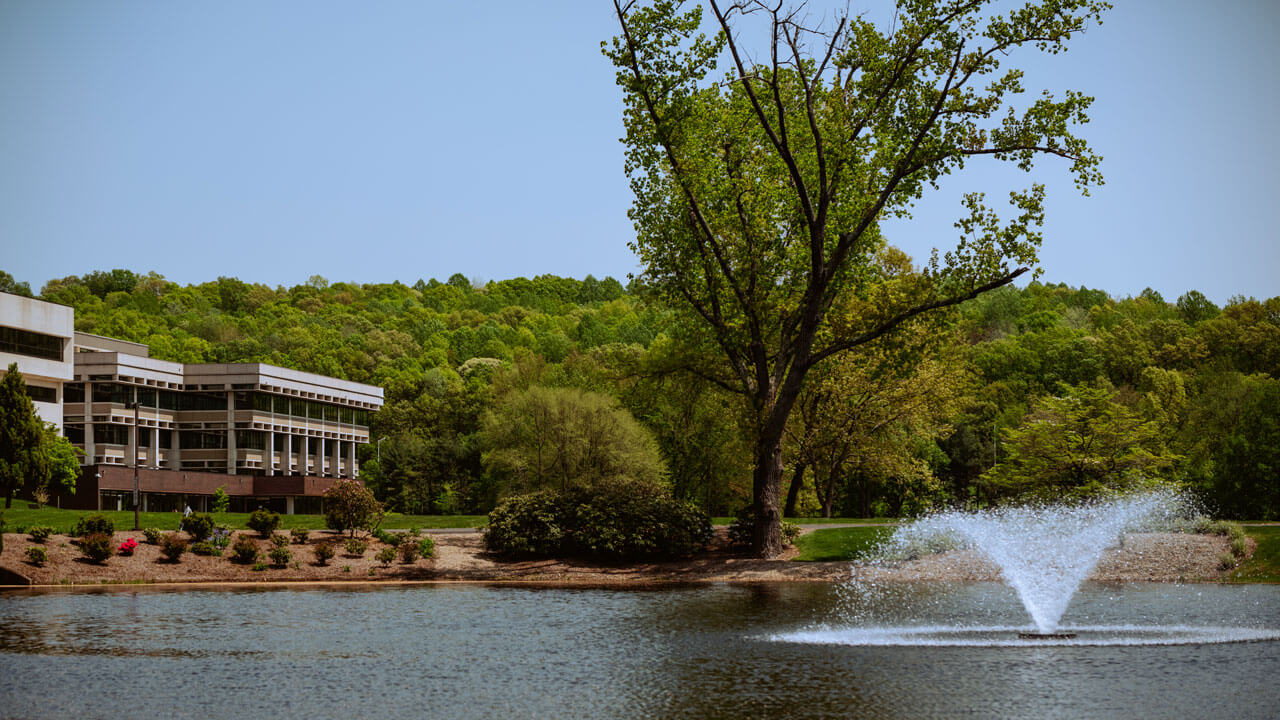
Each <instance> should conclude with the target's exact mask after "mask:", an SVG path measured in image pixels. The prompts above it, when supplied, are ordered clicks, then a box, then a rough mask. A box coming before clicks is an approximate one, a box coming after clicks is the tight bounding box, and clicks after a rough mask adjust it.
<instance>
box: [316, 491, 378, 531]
mask: <svg viewBox="0 0 1280 720" xmlns="http://www.w3.org/2000/svg"><path fill="white" fill-rule="evenodd" d="M381 520H382V503H379V502H378V500H377V498H375V497H374V496H373V493H372V492H370V491H369V488H367V487H365V486H364V485H362V484H361V483H359V482H358V481H356V480H338V481H337V482H335V483H334V484H333V486H332V487H330V488H329V489H328V490H325V491H324V523H325V525H326V526H327V527H328V528H329V529H330V530H337V531H338V532H347V531H350V532H351V536H352V537H355V533H356V530H372V529H374V528H375V527H377V525H378V523H379V522H381Z"/></svg>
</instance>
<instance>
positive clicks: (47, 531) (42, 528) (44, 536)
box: [27, 525, 53, 543]
mask: <svg viewBox="0 0 1280 720" xmlns="http://www.w3.org/2000/svg"><path fill="white" fill-rule="evenodd" d="M52 534H53V528H51V527H49V526H48V525H36V526H35V527H29V528H27V535H28V536H29V537H30V538H31V542H38V543H42V542H44V541H45V540H48V539H49V536H50V535H52Z"/></svg>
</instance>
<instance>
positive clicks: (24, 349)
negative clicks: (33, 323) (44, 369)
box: [0, 327, 64, 360]
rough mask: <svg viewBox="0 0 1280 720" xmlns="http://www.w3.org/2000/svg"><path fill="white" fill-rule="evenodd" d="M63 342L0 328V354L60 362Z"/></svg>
mask: <svg viewBox="0 0 1280 720" xmlns="http://www.w3.org/2000/svg"><path fill="white" fill-rule="evenodd" d="M63 342H64V340H63V338H60V337H54V336H52V335H45V334H44V333H37V332H31V331H30V330H19V329H18V328H11V327H0V352H7V353H13V354H14V355H26V356H27V357H36V358H43V359H45V360H61V359H62V343H63Z"/></svg>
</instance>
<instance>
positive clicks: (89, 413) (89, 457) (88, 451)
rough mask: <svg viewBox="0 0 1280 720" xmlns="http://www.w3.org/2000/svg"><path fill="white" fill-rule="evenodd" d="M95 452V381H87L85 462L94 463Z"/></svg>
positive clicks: (87, 463)
mask: <svg viewBox="0 0 1280 720" xmlns="http://www.w3.org/2000/svg"><path fill="white" fill-rule="evenodd" d="M93 454H94V445H93V383H91V382H86V383H85V384H84V462H85V464H86V465H92V464H93ZM99 504H101V502H99ZM98 509H99V510H101V509H102V508H98Z"/></svg>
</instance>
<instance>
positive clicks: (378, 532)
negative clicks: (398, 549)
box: [369, 528, 400, 547]
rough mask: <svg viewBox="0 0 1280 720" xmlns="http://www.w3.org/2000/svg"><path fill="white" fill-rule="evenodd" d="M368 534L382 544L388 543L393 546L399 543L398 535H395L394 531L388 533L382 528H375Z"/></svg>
mask: <svg viewBox="0 0 1280 720" xmlns="http://www.w3.org/2000/svg"><path fill="white" fill-rule="evenodd" d="M369 534H370V535H372V536H373V538H374V539H375V540H377V541H378V542H380V543H382V544H383V545H390V546H391V547H395V546H396V545H399V544H400V536H399V535H397V534H396V533H389V532H387V531H386V530H383V529H382V528H377V529H375V530H374V531H373V532H371V533H369Z"/></svg>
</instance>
